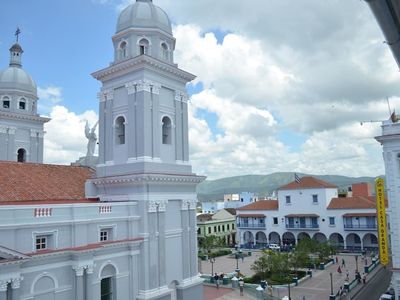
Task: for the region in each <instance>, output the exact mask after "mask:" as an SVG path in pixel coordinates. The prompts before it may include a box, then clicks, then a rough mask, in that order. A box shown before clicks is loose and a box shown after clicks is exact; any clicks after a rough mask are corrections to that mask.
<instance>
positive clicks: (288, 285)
mask: <svg viewBox="0 0 400 300" xmlns="http://www.w3.org/2000/svg"><path fill="white" fill-rule="evenodd" d="M287 287H288V294H289V300H292V298H291V297H290V281H289V282H288V284H287Z"/></svg>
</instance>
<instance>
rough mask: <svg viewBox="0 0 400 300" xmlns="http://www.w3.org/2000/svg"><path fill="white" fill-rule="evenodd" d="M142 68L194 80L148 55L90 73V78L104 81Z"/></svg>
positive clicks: (183, 72)
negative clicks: (121, 73)
mask: <svg viewBox="0 0 400 300" xmlns="http://www.w3.org/2000/svg"><path fill="white" fill-rule="evenodd" d="M144 67H147V68H153V69H155V70H157V71H162V72H165V73H166V74H168V75H171V74H172V75H175V76H176V77H178V78H180V79H181V80H183V81H185V82H188V81H192V80H193V79H195V78H196V76H194V75H193V74H190V73H188V72H186V71H183V70H181V69H179V68H178V67H176V66H174V65H170V64H168V63H165V62H163V61H161V60H159V59H156V58H154V57H151V56H148V55H140V56H136V57H134V58H131V59H128V60H124V61H122V62H118V63H115V64H113V65H111V66H109V67H107V68H105V69H102V70H100V71H97V72H94V73H92V76H93V77H94V78H96V79H97V80H106V79H108V78H112V77H113V75H114V74H116V73H120V72H125V73H127V72H131V71H132V69H137V68H144Z"/></svg>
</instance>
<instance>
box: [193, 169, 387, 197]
mask: <svg viewBox="0 0 400 300" xmlns="http://www.w3.org/2000/svg"><path fill="white" fill-rule="evenodd" d="M296 174H297V175H299V176H300V177H303V176H314V177H316V178H318V179H321V180H323V181H326V182H329V183H332V184H334V185H337V186H338V188H339V190H342V189H343V190H344V189H346V190H347V188H348V187H350V186H351V184H352V183H359V182H369V183H371V184H372V185H374V181H375V179H376V178H378V177H381V176H378V177H347V176H339V175H310V174H302V173H296ZM292 181H294V173H290V172H279V173H272V174H269V175H243V176H235V177H226V178H220V179H216V180H205V181H204V182H202V183H200V184H199V185H198V186H197V194H198V198H199V201H213V200H223V198H224V194H237V193H240V192H254V193H256V194H258V195H259V196H260V197H265V196H269V195H271V194H272V192H273V191H275V190H277V189H278V188H279V187H280V186H283V185H285V184H287V183H289V182H292Z"/></svg>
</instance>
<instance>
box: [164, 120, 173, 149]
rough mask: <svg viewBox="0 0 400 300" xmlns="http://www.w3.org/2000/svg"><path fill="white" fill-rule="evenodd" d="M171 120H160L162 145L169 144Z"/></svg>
mask: <svg viewBox="0 0 400 300" xmlns="http://www.w3.org/2000/svg"><path fill="white" fill-rule="evenodd" d="M171 141H172V139H171V119H170V118H168V117H164V118H163V119H162V143H163V144H171Z"/></svg>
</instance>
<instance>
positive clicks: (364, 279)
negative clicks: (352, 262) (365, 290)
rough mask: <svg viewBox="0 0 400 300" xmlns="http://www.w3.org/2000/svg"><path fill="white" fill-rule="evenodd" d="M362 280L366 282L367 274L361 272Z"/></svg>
mask: <svg viewBox="0 0 400 300" xmlns="http://www.w3.org/2000/svg"><path fill="white" fill-rule="evenodd" d="M362 281H363V283H364V284H366V283H367V274H365V273H363V276H362Z"/></svg>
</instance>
